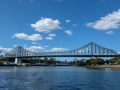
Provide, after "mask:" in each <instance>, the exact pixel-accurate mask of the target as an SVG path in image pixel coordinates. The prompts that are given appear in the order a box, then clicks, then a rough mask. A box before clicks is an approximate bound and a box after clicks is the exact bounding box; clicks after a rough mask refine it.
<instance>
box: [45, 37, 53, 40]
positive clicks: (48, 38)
mask: <svg viewBox="0 0 120 90" xmlns="http://www.w3.org/2000/svg"><path fill="white" fill-rule="evenodd" d="M45 39H47V40H53V37H46V38H45Z"/></svg>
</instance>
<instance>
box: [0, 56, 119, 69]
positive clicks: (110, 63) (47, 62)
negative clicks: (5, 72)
mask: <svg viewBox="0 0 120 90" xmlns="http://www.w3.org/2000/svg"><path fill="white" fill-rule="evenodd" d="M0 66H78V67H81V66H84V67H87V68H120V57H113V58H111V59H109V60H104V59H102V58H91V59H88V60H85V59H81V60H77V59H76V58H75V59H74V60H73V61H67V60H65V61H61V60H56V59H55V58H50V59H47V58H46V59H39V58H22V60H21V62H20V63H18V64H16V63H15V60H14V59H9V60H0Z"/></svg>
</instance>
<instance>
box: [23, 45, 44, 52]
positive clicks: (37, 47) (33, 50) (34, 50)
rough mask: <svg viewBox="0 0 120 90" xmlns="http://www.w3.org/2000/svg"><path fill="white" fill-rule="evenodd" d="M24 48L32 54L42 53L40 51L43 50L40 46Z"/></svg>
mask: <svg viewBox="0 0 120 90" xmlns="http://www.w3.org/2000/svg"><path fill="white" fill-rule="evenodd" d="M24 48H25V49H27V50H29V51H32V52H39V51H42V50H44V49H45V48H44V47H41V46H30V47H27V46H26V45H25V46H24Z"/></svg>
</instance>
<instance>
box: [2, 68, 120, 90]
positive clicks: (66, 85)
mask: <svg viewBox="0 0 120 90" xmlns="http://www.w3.org/2000/svg"><path fill="white" fill-rule="evenodd" d="M119 83H120V69H110V68H104V69H87V68H85V67H70V66H62V67H61V66H57V67H52V66H51V67H50V66H29V67H23V66H18V67H17V66H15V67H0V90H119V89H120V85H119Z"/></svg>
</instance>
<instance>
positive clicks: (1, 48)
mask: <svg viewBox="0 0 120 90" xmlns="http://www.w3.org/2000/svg"><path fill="white" fill-rule="evenodd" d="M0 50H2V52H9V51H10V50H12V48H4V47H1V46H0Z"/></svg>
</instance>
